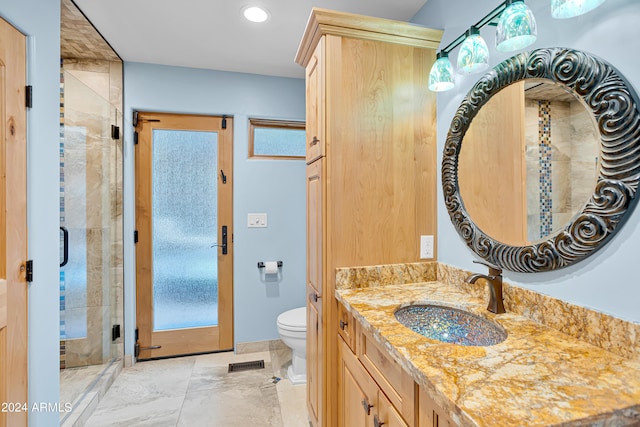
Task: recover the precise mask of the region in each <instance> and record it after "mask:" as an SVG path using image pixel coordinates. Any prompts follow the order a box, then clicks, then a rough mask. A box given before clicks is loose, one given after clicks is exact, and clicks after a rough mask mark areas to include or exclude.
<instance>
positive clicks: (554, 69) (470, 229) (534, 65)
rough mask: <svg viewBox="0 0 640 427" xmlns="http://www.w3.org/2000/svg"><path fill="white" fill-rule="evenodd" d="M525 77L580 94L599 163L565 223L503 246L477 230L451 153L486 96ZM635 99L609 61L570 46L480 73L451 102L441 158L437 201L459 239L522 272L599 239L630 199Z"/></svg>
mask: <svg viewBox="0 0 640 427" xmlns="http://www.w3.org/2000/svg"><path fill="white" fill-rule="evenodd" d="M532 78H542V79H549V80H552V81H554V82H556V83H559V84H561V85H563V86H564V87H565V88H566V89H567V90H569V91H571V92H572V93H573V94H574V95H575V96H576V97H577V98H579V99H581V100H582V103H583V104H584V106H585V107H586V108H587V109H588V110H589V111H590V113H591V115H592V117H593V118H594V119H595V123H596V125H597V128H598V131H599V133H600V141H601V147H600V153H601V154H600V158H601V160H600V165H599V166H600V168H599V171H598V176H597V182H596V185H595V189H594V191H593V194H592V195H591V197H590V198H589V200H588V201H587V203H586V204H585V206H584V207H583V208H582V210H581V211H579V212H578V213H577V214H576V215H575V216H574V217H573V219H572V220H571V221H570V222H569V224H567V225H566V226H564V227H563V228H562V229H561V230H559V231H558V232H556V233H554V234H553V235H551V236H549V237H548V238H547V239H546V240H541V241H539V242H536V243H535V244H531V245H529V246H510V245H507V244H504V243H501V242H499V241H497V240H495V239H494V238H492V237H491V236H488V235H487V234H485V233H484V232H483V231H482V230H481V229H480V228H478V226H477V225H476V224H475V223H474V222H473V220H472V219H471V218H470V217H469V215H468V213H467V211H466V210H465V207H464V203H463V200H462V198H461V197H460V189H459V186H458V155H459V154H460V149H461V148H462V139H463V137H464V135H465V133H466V131H467V130H468V128H469V126H470V124H471V121H472V120H473V118H474V117H475V116H476V114H477V113H478V110H479V109H480V108H481V107H482V106H483V105H484V104H486V103H487V101H489V99H490V98H491V96H493V95H494V94H495V93H497V92H498V91H500V90H501V89H502V88H504V87H506V86H508V85H510V84H511V83H514V82H516V81H519V80H523V79H532ZM637 100H638V97H637V95H636V93H635V92H634V90H633V88H631V86H630V85H628V84H627V83H626V82H625V80H624V78H623V77H622V75H621V74H620V73H619V72H618V71H617V70H616V69H615V68H614V67H613V66H611V65H610V64H609V63H607V62H605V61H603V60H602V59H599V58H597V57H595V56H593V55H590V54H588V53H585V52H582V51H578V50H572V49H566V48H546V49H536V50H533V51H530V52H523V53H520V54H518V55H516V56H513V57H511V58H509V59H507V60H505V61H503V62H502V63H500V64H499V65H497V66H496V67H495V68H493V69H492V70H491V71H489V72H488V73H487V74H485V75H484V76H483V77H482V78H481V79H480V80H479V81H478V82H477V83H476V84H475V85H474V86H473V88H472V89H471V90H470V91H469V93H468V94H467V95H466V96H465V98H464V100H463V101H462V104H460V107H458V110H457V112H456V114H455V116H454V118H453V120H452V122H451V127H450V128H449V133H448V135H447V140H446V143H445V147H444V153H443V159H442V187H443V190H444V200H445V204H446V206H447V210H448V211H449V216H450V217H451V221H452V222H453V225H454V226H455V228H456V230H457V231H458V234H460V236H461V237H462V238H463V239H464V241H465V242H466V244H467V246H469V247H470V248H471V249H472V250H473V251H474V252H475V253H476V254H477V255H479V256H480V257H482V258H483V259H485V260H486V261H488V262H490V263H492V264H495V265H497V266H500V267H502V268H504V269H507V270H511V271H517V272H527V273H533V272H541V271H550V270H555V269H558V268H563V267H567V266H569V265H572V264H574V263H576V262H578V261H581V260H582V259H584V258H586V257H587V256H589V255H591V254H593V253H594V252H595V251H596V250H598V249H599V248H601V247H602V246H604V244H605V243H606V242H607V241H608V240H609V239H610V238H611V237H612V236H613V235H614V234H615V233H616V231H617V230H618V229H619V228H620V227H621V226H622V224H623V223H624V220H625V219H626V218H627V217H628V215H629V214H630V213H631V211H632V208H633V206H634V205H635V203H636V202H637V197H636V192H637V190H638V181H639V178H640V112H639V111H638V102H637ZM488 173H490V171H488ZM496 197H500V195H499V194H496Z"/></svg>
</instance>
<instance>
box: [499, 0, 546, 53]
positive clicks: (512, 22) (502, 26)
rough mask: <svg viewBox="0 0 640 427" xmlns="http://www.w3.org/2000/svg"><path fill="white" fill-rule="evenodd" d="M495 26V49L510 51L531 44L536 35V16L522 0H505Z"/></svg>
mask: <svg viewBox="0 0 640 427" xmlns="http://www.w3.org/2000/svg"><path fill="white" fill-rule="evenodd" d="M505 3H506V6H507V8H506V9H505V10H504V12H502V14H501V15H500V20H498V26H497V27H496V49H498V50H499V51H500V52H511V51H514V50H519V49H524V48H525V47H527V46H530V45H532V44H533V43H534V42H535V41H536V38H537V36H538V28H537V25H536V18H535V17H534V16H533V12H531V9H529V7H527V5H526V4H524V1H523V0H507V1H506V2H505Z"/></svg>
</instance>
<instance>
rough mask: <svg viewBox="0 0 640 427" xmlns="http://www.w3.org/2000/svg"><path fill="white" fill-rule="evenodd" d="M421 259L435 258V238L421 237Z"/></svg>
mask: <svg viewBox="0 0 640 427" xmlns="http://www.w3.org/2000/svg"><path fill="white" fill-rule="evenodd" d="M420 258H421V259H428V258H433V236H420Z"/></svg>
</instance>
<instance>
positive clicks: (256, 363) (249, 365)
mask: <svg viewBox="0 0 640 427" xmlns="http://www.w3.org/2000/svg"><path fill="white" fill-rule="evenodd" d="M250 369H264V360H253V361H251V362H238V363H229V372H239V371H248V370H250Z"/></svg>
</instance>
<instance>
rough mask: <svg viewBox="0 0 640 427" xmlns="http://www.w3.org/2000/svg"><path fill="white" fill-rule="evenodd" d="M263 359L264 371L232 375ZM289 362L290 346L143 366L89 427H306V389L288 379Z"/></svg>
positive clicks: (127, 376) (128, 375) (112, 393)
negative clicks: (236, 366) (236, 367)
mask: <svg viewBox="0 0 640 427" xmlns="http://www.w3.org/2000/svg"><path fill="white" fill-rule="evenodd" d="M260 359H262V360H264V362H265V367H264V369H256V370H247V371H239V372H231V373H229V372H228V365H229V363H237V362H248V361H253V360H260ZM290 364H291V352H290V350H289V349H286V348H285V349H283V348H277V349H272V350H271V351H265V352H257V353H244V354H234V353H233V352H225V353H214V354H206V355H200V356H188V357H181V358H175V359H164V360H155V361H149V362H140V363H137V364H136V365H134V366H133V367H131V368H127V369H124V370H123V371H122V373H121V374H120V375H119V376H118V378H116V380H115V382H114V383H113V385H112V386H111V388H110V389H109V391H108V392H107V394H106V395H105V396H104V398H103V399H102V400H101V402H100V404H99V405H98V407H97V408H96V410H95V411H94V413H93V415H92V416H91V418H89V420H88V421H87V423H86V424H85V425H87V426H91V427H101V426H109V427H112V426H127V427H129V426H196V427H197V426H203V427H208V426H218V425H220V426H229V427H235V426H238V427H246V426H251V427H306V426H308V425H309V422H308V420H307V406H306V386H305V385H292V384H291V383H290V382H289V380H288V379H287V378H286V374H285V372H286V368H287V367H288V366H289V365H290ZM274 377H280V378H281V380H280V381H275V382H274Z"/></svg>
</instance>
